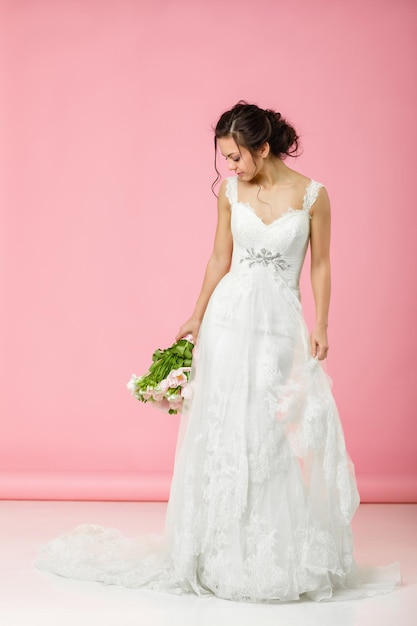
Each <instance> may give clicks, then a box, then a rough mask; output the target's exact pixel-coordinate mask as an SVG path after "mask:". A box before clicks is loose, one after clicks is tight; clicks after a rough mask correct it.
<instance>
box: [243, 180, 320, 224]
mask: <svg viewBox="0 0 417 626" xmlns="http://www.w3.org/2000/svg"><path fill="white" fill-rule="evenodd" d="M235 181H236V183H235V184H236V194H235V197H236V204H241V205H242V206H245V207H246V208H248V209H249V210H250V212H251V213H252V214H253V215H254V216H255V217H256V218H257V219H258V220H259V222H260V223H261V224H262V225H263V226H265V228H268V227H269V226H273V225H274V224H276V222H279V221H280V220H281V219H282V218H283V217H286V216H287V215H292V214H293V213H304V212H305V208H306V201H307V194H308V191H309V189H310V187H311V185H312V184H313V179H312V178H311V179H310V182H309V183H308V185H307V187H306V189H305V192H304V197H303V206H302V208H301V209H294V208H293V207H291V206H289V207H288V208H287V209H285V211H283V212H282V213H280V214H279V215H278V217H276V218H275V219H274V220H272V222H268V224H267V223H266V222H264V221H263V219H262V218H261V217H260V216H259V215H258V214H257V212H256V211H255V208H254V207H253V206H252V205H251V203H250V202H246V201H245V200H239V199H238V184H237V183H238V179H237V178H235Z"/></svg>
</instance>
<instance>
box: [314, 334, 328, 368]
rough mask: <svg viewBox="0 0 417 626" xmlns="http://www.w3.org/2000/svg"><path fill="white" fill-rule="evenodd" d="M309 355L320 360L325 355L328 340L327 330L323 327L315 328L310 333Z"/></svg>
mask: <svg viewBox="0 0 417 626" xmlns="http://www.w3.org/2000/svg"><path fill="white" fill-rule="evenodd" d="M310 344H311V355H312V356H313V357H317V358H318V360H319V361H322V360H323V359H325V358H326V357H327V352H328V350H329V341H328V339H327V330H326V329H325V328H315V329H314V330H313V332H312V333H311V335H310Z"/></svg>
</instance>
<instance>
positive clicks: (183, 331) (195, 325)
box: [175, 317, 201, 343]
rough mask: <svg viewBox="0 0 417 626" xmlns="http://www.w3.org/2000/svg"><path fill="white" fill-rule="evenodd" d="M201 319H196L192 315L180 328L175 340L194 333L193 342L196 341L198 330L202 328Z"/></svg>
mask: <svg viewBox="0 0 417 626" xmlns="http://www.w3.org/2000/svg"><path fill="white" fill-rule="evenodd" d="M200 326H201V321H200V320H197V319H195V318H194V317H190V319H189V320H187V321H186V322H185V323H184V324H183V325H182V326H181V328H180V330H179V332H178V334H177V336H176V337H175V341H179V340H180V339H182V338H183V337H185V336H186V335H192V337H193V343H196V341H197V337H198V332H199V330H200Z"/></svg>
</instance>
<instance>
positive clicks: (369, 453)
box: [0, 0, 417, 501]
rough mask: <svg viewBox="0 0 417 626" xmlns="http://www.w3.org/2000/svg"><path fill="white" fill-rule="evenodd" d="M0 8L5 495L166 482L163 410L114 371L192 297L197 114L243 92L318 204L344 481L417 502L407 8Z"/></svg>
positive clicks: (117, 493) (202, 192) (203, 149)
mask: <svg viewBox="0 0 417 626" xmlns="http://www.w3.org/2000/svg"><path fill="white" fill-rule="evenodd" d="M0 8H1V15H0V24H1V26H0V29H1V32H0V40H1V41H2V44H1V45H2V47H3V49H2V57H3V60H4V67H3V69H4V70H5V71H3V73H2V75H3V79H2V85H1V89H2V94H0V95H1V98H0V102H1V105H0V106H1V107H2V108H3V110H2V111H1V114H2V115H1V128H0V139H1V146H2V150H3V151H4V152H3V154H1V164H0V165H1V168H0V170H1V172H2V179H3V180H2V185H1V194H2V197H1V225H0V226H1V228H0V231H1V242H0V254H1V264H0V265H1V296H2V305H1V308H0V333H1V371H0V376H1V383H2V391H1V397H0V403H1V404H0V411H1V435H0V497H3V498H64V499H65V498H80V499H81V498H91V499H94V498H97V499H136V498H137V499H141V498H143V499H153V498H154V499H159V498H161V499H164V498H166V497H167V495H168V489H169V482H170V477H171V473H172V467H173V461H174V452H175V440H176V433H177V428H178V417H176V416H168V415H165V414H160V413H159V412H158V411H156V410H155V409H152V408H151V407H149V406H143V405H140V404H139V403H138V402H137V401H136V400H134V399H133V398H132V397H131V396H130V395H129V393H128V391H127V389H126V382H127V381H128V379H129V378H130V375H131V374H132V372H135V373H136V374H140V373H143V372H144V371H145V370H146V369H147V367H148V365H149V363H150V356H151V354H152V352H153V350H154V349H155V348H157V347H165V346H167V345H169V344H171V343H172V341H173V339H174V336H175V334H176V332H177V330H178V328H179V326H180V324H181V323H182V322H183V321H184V320H185V319H186V318H187V317H188V316H189V314H190V313H191V311H192V308H193V305H194V301H195V299H196V297H197V295H198V291H199V288H200V285H201V281H202V277H203V272H204V268H205V264H206V261H207V258H208V256H209V254H210V252H211V246H212V240H213V234H214V228H215V221H216V203H215V198H214V197H213V196H212V194H211V191H210V184H211V182H212V180H213V178H214V170H213V136H212V130H211V125H212V124H213V123H215V122H216V120H217V118H218V116H219V115H220V113H221V112H222V111H223V110H225V109H227V108H229V107H230V106H232V105H233V104H234V103H235V102H236V101H237V100H239V99H240V98H244V99H246V100H248V101H254V102H256V103H258V104H259V105H260V106H264V107H274V108H276V109H277V110H279V111H281V113H283V114H284V115H286V116H287V117H288V118H289V119H290V120H291V121H293V122H294V124H295V125H296V127H297V129H298V131H299V133H300V134H301V135H302V144H303V148H304V153H303V155H302V156H301V157H299V159H298V160H297V161H291V162H289V165H290V166H291V167H294V168H295V169H297V170H299V171H301V172H303V173H304V174H306V175H308V176H310V177H312V178H315V179H317V180H319V181H321V182H323V183H325V184H326V186H327V188H328V191H329V194H330V197H331V200H332V210H333V236H332V263H333V296H332V308H331V322H330V341H331V352H330V356H329V359H328V364H327V369H328V372H329V374H330V375H331V376H332V378H333V380H334V388H333V389H334V394H335V397H336V400H337V402H338V406H339V409H340V413H341V417H342V421H343V425H344V429H345V434H346V440H347V445H348V448H349V450H350V453H351V456H352V458H353V460H354V462H355V465H356V470H357V476H358V482H359V487H360V490H361V493H362V498H363V500H367V501H375V500H379V501H407V500H408V501H411V500H415V498H416V495H417V481H416V478H417V463H416V456H417V455H416V443H415V442H416V426H415V424H416V408H415V407H416V397H415V396H416V386H417V384H416V374H417V365H416V363H417V360H416V353H417V345H416V343H417V342H416V321H415V320H416V296H415V267H416V258H415V242H416V227H417V219H416V201H415V197H416V192H415V171H416V159H415V154H416V145H417V136H416V135H417V131H416V124H415V116H416V114H415V112H416V110H417V101H416V100H417V99H416V91H417V81H416V72H415V59H416V54H417V49H416V48H417V45H416V42H417V27H416V14H417V4H416V3H415V2H413V1H411V0H410V1H406V0H396V1H394V0H366V1H364V0H351V1H350V2H335V1H334V0H317V1H315V2H311V1H310V0H297V2H288V1H285V2H284V1H282V2H281V1H277V2H272V1H271V0H257V1H256V2H253V1H250V2H249V1H247V2H245V1H244V0H240V1H238V0H228V2H225V1H224V0H210V1H207V2H205V1H202V0H182V1H178V0H173V1H171V2H169V1H168V0H166V1H162V0H142V1H133V0H130V1H128V0H112V1H110V0H108V1H103V0H100V1H98V0H97V1H96V2H94V1H93V0H83V1H81V0H79V1H78V2H77V1H70V0H68V1H64V0H60V1H59V2H56V1H53V0H49V1H48V0H43V1H38V2H37V1H35V0H32V1H29V0H26V1H23V0H21V1H12V0H10V1H9V2H6V1H3V2H1V3H0ZM307 269H308V268H307V267H306V271H305V273H304V277H303V302H304V306H305V311H306V317H307V319H308V321H309V322H311V320H312V297H311V294H310V289H309V283H308V271H307Z"/></svg>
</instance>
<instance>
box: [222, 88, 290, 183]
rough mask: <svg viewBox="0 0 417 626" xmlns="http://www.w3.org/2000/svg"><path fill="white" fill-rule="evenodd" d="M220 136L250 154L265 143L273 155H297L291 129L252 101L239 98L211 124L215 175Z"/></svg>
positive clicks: (282, 120)
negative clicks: (214, 123)
mask: <svg viewBox="0 0 417 626" xmlns="http://www.w3.org/2000/svg"><path fill="white" fill-rule="evenodd" d="M221 137H233V139H234V140H235V142H236V144H237V146H238V147H239V146H243V147H244V148H246V149H247V150H249V152H250V153H251V154H252V155H254V154H255V152H256V151H257V150H259V148H261V147H262V146H263V145H264V144H265V143H266V142H268V143H269V147H270V150H271V152H272V154H273V155H275V156H277V157H280V158H281V159H285V158H286V157H287V156H292V157H293V156H297V153H298V148H299V137H298V135H297V133H296V131H295V129H294V128H293V127H292V126H291V125H290V124H288V123H287V121H286V120H285V119H284V118H283V117H282V116H281V113H277V112H276V111H273V110H272V109H261V108H260V107H258V106H257V105H256V104H248V103H247V102H245V101H244V100H240V101H239V102H238V103H237V104H235V106H234V107H232V108H231V109H230V111H225V113H223V114H222V115H221V116H220V119H219V121H218V122H217V124H216V126H215V127H214V151H215V152H214V168H215V170H216V173H217V178H216V180H215V181H214V183H213V184H212V189H213V190H214V187H215V185H216V184H217V183H218V181H219V180H220V178H221V176H220V173H219V171H218V169H217V160H216V155H217V140H218V139H220V138H221Z"/></svg>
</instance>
